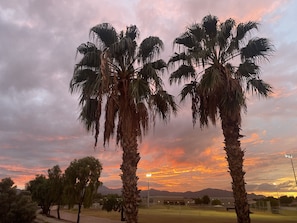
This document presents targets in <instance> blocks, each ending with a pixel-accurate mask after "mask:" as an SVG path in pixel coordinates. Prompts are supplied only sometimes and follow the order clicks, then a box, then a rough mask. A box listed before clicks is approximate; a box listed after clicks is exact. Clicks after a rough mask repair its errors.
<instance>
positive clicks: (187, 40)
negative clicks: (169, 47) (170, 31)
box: [174, 32, 195, 48]
mask: <svg viewBox="0 0 297 223" xmlns="http://www.w3.org/2000/svg"><path fill="white" fill-rule="evenodd" d="M174 44H180V45H183V46H185V47H187V48H192V47H194V46H195V39H194V37H193V36H192V35H191V33H189V32H185V33H184V34H182V35H181V36H180V37H177V38H176V39H175V40H174Z"/></svg>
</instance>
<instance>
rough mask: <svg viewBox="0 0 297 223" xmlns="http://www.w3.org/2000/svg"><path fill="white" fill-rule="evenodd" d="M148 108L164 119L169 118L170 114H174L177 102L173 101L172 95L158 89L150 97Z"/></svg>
mask: <svg viewBox="0 0 297 223" xmlns="http://www.w3.org/2000/svg"><path fill="white" fill-rule="evenodd" d="M149 105H150V108H151V109H153V110H154V114H159V116H160V118H161V119H162V120H164V121H167V120H169V118H170V114H171V113H173V114H176V112H177V104H176V103H175V101H174V96H172V95H171V94H168V93H167V92H166V91H164V90H159V91H157V92H156V94H154V95H152V96H151V97H150V101H149Z"/></svg>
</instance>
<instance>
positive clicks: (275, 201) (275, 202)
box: [266, 196, 280, 207]
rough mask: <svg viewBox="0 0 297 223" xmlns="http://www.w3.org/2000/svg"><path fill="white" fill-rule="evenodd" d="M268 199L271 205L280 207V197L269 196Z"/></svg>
mask: <svg viewBox="0 0 297 223" xmlns="http://www.w3.org/2000/svg"><path fill="white" fill-rule="evenodd" d="M266 200H267V201H270V205H271V207H278V206H279V205H280V203H279V199H277V198H275V197H272V196H269V197H267V198H266Z"/></svg>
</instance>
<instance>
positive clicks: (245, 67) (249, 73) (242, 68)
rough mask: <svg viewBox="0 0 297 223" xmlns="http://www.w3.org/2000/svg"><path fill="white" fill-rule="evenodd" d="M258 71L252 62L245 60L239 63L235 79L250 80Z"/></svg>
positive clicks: (258, 68)
mask: <svg viewBox="0 0 297 223" xmlns="http://www.w3.org/2000/svg"><path fill="white" fill-rule="evenodd" d="M259 71H260V67H259V66H258V65H257V64H255V63H254V62H252V61H250V60H246V61H244V62H243V63H241V64H240V65H239V67H238V69H237V72H236V74H237V77H239V78H240V77H245V78H250V77H255V75H257V74H258V73H259Z"/></svg>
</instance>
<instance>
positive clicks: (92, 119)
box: [79, 98, 100, 131]
mask: <svg viewBox="0 0 297 223" xmlns="http://www.w3.org/2000/svg"><path fill="white" fill-rule="evenodd" d="M98 103H99V102H98V100H97V99H91V98H89V99H87V100H86V101H85V104H84V106H83V107H82V110H81V113H80V116H79V119H80V121H81V122H82V123H83V124H84V126H85V127H86V129H87V131H94V130H95V127H96V121H97V119H98V114H99V113H98ZM99 118H100V117H99Z"/></svg>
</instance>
